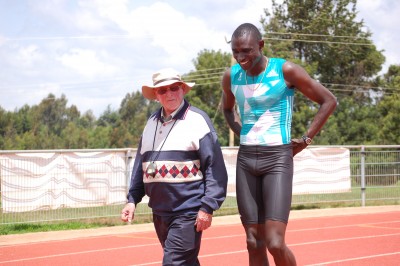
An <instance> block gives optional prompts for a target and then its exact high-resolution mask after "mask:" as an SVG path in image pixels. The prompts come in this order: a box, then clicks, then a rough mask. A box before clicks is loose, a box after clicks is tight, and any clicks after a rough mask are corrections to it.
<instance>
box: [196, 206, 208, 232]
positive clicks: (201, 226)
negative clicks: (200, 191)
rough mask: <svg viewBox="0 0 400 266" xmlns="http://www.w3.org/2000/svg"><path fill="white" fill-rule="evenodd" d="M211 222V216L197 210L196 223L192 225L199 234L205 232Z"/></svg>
mask: <svg viewBox="0 0 400 266" xmlns="http://www.w3.org/2000/svg"><path fill="white" fill-rule="evenodd" d="M211 222H212V214H209V213H206V212H204V211H202V210H199V213H198V214H197V218H196V222H195V223H194V225H195V226H196V231H197V232H200V231H203V230H206V229H207V228H208V227H210V226H211Z"/></svg>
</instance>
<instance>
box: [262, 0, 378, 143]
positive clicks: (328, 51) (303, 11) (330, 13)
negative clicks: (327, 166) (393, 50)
mask: <svg viewBox="0 0 400 266" xmlns="http://www.w3.org/2000/svg"><path fill="white" fill-rule="evenodd" d="M272 3H273V4H272V13H270V12H269V11H268V10H267V9H266V10H265V12H264V13H265V17H264V18H262V19H261V23H262V28H263V30H264V31H265V35H264V38H265V40H266V49H265V53H266V54H267V56H270V57H274V56H280V57H284V58H286V59H288V60H290V61H292V62H295V63H297V64H300V65H302V66H303V67H304V68H305V69H306V70H307V72H308V73H309V74H310V75H311V76H312V77H313V78H315V79H316V80H318V81H319V82H321V83H322V84H324V85H325V86H326V87H328V89H330V90H331V91H333V92H334V94H335V95H336V96H337V97H338V99H339V106H338V108H337V110H336V111H335V114H338V113H339V112H341V111H345V110H342V108H343V106H347V104H348V102H347V97H349V96H350V97H354V99H357V101H353V103H356V104H357V106H356V107H354V106H352V107H354V108H351V109H350V110H355V109H357V110H358V111H360V110H362V115H360V113H358V114H356V113H351V114H348V115H347V116H346V117H344V118H345V119H347V118H351V117H353V118H356V119H363V118H366V117H371V118H372V117H374V116H373V115H372V114H369V108H370V107H371V100H372V99H371V98H370V89H369V88H370V87H371V84H372V78H373V77H374V76H375V75H377V74H378V72H379V71H380V70H381V66H382V64H383V62H384V56H383V55H382V52H381V51H377V49H376V47H375V45H374V44H373V42H372V40H371V33H370V32H369V31H365V30H364V29H365V27H364V22H363V21H362V20H361V21H356V16H357V11H356V3H357V1H356V0H284V1H283V2H282V4H277V2H276V1H275V0H273V1H272ZM343 88H345V89H343ZM347 88H351V89H347ZM342 101H343V104H342V103H341V102H342ZM359 108H360V109H359ZM315 112H316V106H315V104H313V103H311V102H310V101H308V100H306V99H305V97H302V95H296V101H295V105H294V116H293V130H292V135H296V136H301V135H302V134H304V133H305V130H306V128H307V126H308V125H309V124H310V123H311V119H312V118H313V117H314V115H315ZM362 117H363V118H362ZM331 119H332V118H330V120H331ZM328 121H329V120H328ZM333 121H336V122H337V123H340V121H339V119H335V120H333ZM356 121H357V120H353V121H352V122H353V123H352V127H351V129H350V128H343V129H344V130H345V132H340V133H341V134H343V133H344V135H347V134H346V132H347V131H348V130H354V131H355V132H357V131H358V132H363V131H362V130H363V129H365V128H364V125H363V124H362V123H359V124H358V123H356ZM328 126H330V127H333V128H334V130H331V129H329V130H328V128H327V127H328ZM355 126H358V128H354V127H355ZM339 128H340V126H338V125H334V124H332V121H329V122H328V123H327V124H326V125H325V126H324V129H323V130H322V131H321V133H320V134H319V136H318V137H317V138H316V139H315V140H316V143H317V144H322V143H324V144H349V143H356V142H359V141H360V134H348V135H347V136H352V137H353V138H344V139H343V138H339V139H338V138H333V139H332V141H329V140H330V138H328V137H325V136H322V134H325V133H326V132H329V131H336V130H338V129H339ZM365 137H366V138H367V139H368V137H369V136H365ZM320 139H321V142H320ZM367 139H366V140H367ZM322 140H323V141H322ZM337 141H339V142H337ZM342 141H344V142H342Z"/></svg>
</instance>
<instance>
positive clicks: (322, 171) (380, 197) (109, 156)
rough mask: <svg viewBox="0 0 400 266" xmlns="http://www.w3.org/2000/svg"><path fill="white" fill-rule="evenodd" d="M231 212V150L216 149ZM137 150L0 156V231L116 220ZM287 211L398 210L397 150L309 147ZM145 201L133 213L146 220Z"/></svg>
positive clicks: (399, 174) (399, 165) (298, 162)
mask: <svg viewBox="0 0 400 266" xmlns="http://www.w3.org/2000/svg"><path fill="white" fill-rule="evenodd" d="M222 149H223V154H224V159H225V164H226V167H227V171H228V175H229V181H228V197H227V199H226V201H225V202H224V204H223V206H222V208H221V212H222V213H224V212H225V211H226V210H230V213H232V211H233V212H235V211H236V209H237V208H236V198H235V196H236V193H235V183H236V182H235V179H236V170H235V169H236V156H237V150H238V147H223V148H222ZM135 153H136V149H105V150H50V151H44V150H43V151H1V152H0V179H1V183H0V194H1V202H0V224H16V223H32V222H50V221H65V220H74V219H94V218H107V217H118V216H119V213H120V210H121V208H122V206H123V205H124V202H125V195H126V192H127V190H128V186H129V182H130V174H131V169H132V165H133V161H134V158H135ZM294 166H295V173H294V180H293V202H292V206H293V208H312V207H315V208H317V207H318V208H319V207H335V206H365V205H382V204H400V145H398V146H347V147H345V146H312V147H309V148H308V149H307V150H305V151H303V152H302V153H300V154H298V155H297V156H296V157H295V158H294ZM146 202H147V199H146V198H145V199H144V200H143V203H141V204H139V205H138V209H137V214H143V215H149V217H151V216H150V213H151V210H150V209H149V208H148V207H147V204H146Z"/></svg>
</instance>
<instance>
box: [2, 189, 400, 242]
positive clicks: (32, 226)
mask: <svg viewBox="0 0 400 266" xmlns="http://www.w3.org/2000/svg"><path fill="white" fill-rule="evenodd" d="M379 205H400V184H395V185H393V186H384V187H383V186H379V187H369V188H368V189H367V190H366V191H365V206H379ZM357 206H362V194H361V189H360V187H353V188H352V190H351V192H346V193H332V194H303V195H293V200H292V209H316V208H335V207H357ZM122 208H123V205H109V206H100V207H88V208H59V209H55V210H40V211H31V212H21V213H0V224H1V225H2V226H1V227H0V235H7V234H19V233H27V232H43V231H53V230H72V229H84V228H96V227H109V226H117V225H123V224H124V223H123V222H122V221H121V220H120V219H119V215H120V212H121V209H122ZM231 214H237V205H236V198H235V197H227V199H226V200H225V202H224V204H223V205H222V207H221V209H220V210H218V211H216V212H215V214H214V216H222V215H231ZM151 221H152V215H151V209H150V208H149V207H148V206H147V204H146V203H141V204H138V206H137V210H136V213H135V220H134V223H148V222H151Z"/></svg>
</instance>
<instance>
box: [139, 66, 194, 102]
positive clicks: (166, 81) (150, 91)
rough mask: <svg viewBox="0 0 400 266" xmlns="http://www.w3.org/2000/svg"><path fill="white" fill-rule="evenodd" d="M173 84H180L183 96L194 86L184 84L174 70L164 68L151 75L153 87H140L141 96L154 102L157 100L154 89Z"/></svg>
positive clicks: (188, 83)
mask: <svg viewBox="0 0 400 266" xmlns="http://www.w3.org/2000/svg"><path fill="white" fill-rule="evenodd" d="M174 83H181V84H182V85H183V86H182V88H183V91H184V93H185V94H186V93H188V91H189V90H190V89H191V88H192V87H193V86H194V85H195V83H194V82H184V81H183V80H182V78H181V76H180V75H179V74H178V72H177V71H175V70H174V69H172V68H165V69H161V70H159V71H158V72H156V73H154V74H153V86H145V85H144V86H142V93H143V96H144V97H145V98H147V99H149V100H155V99H157V97H156V94H155V90H154V89H155V88H159V87H164V86H168V85H171V84H174Z"/></svg>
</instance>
